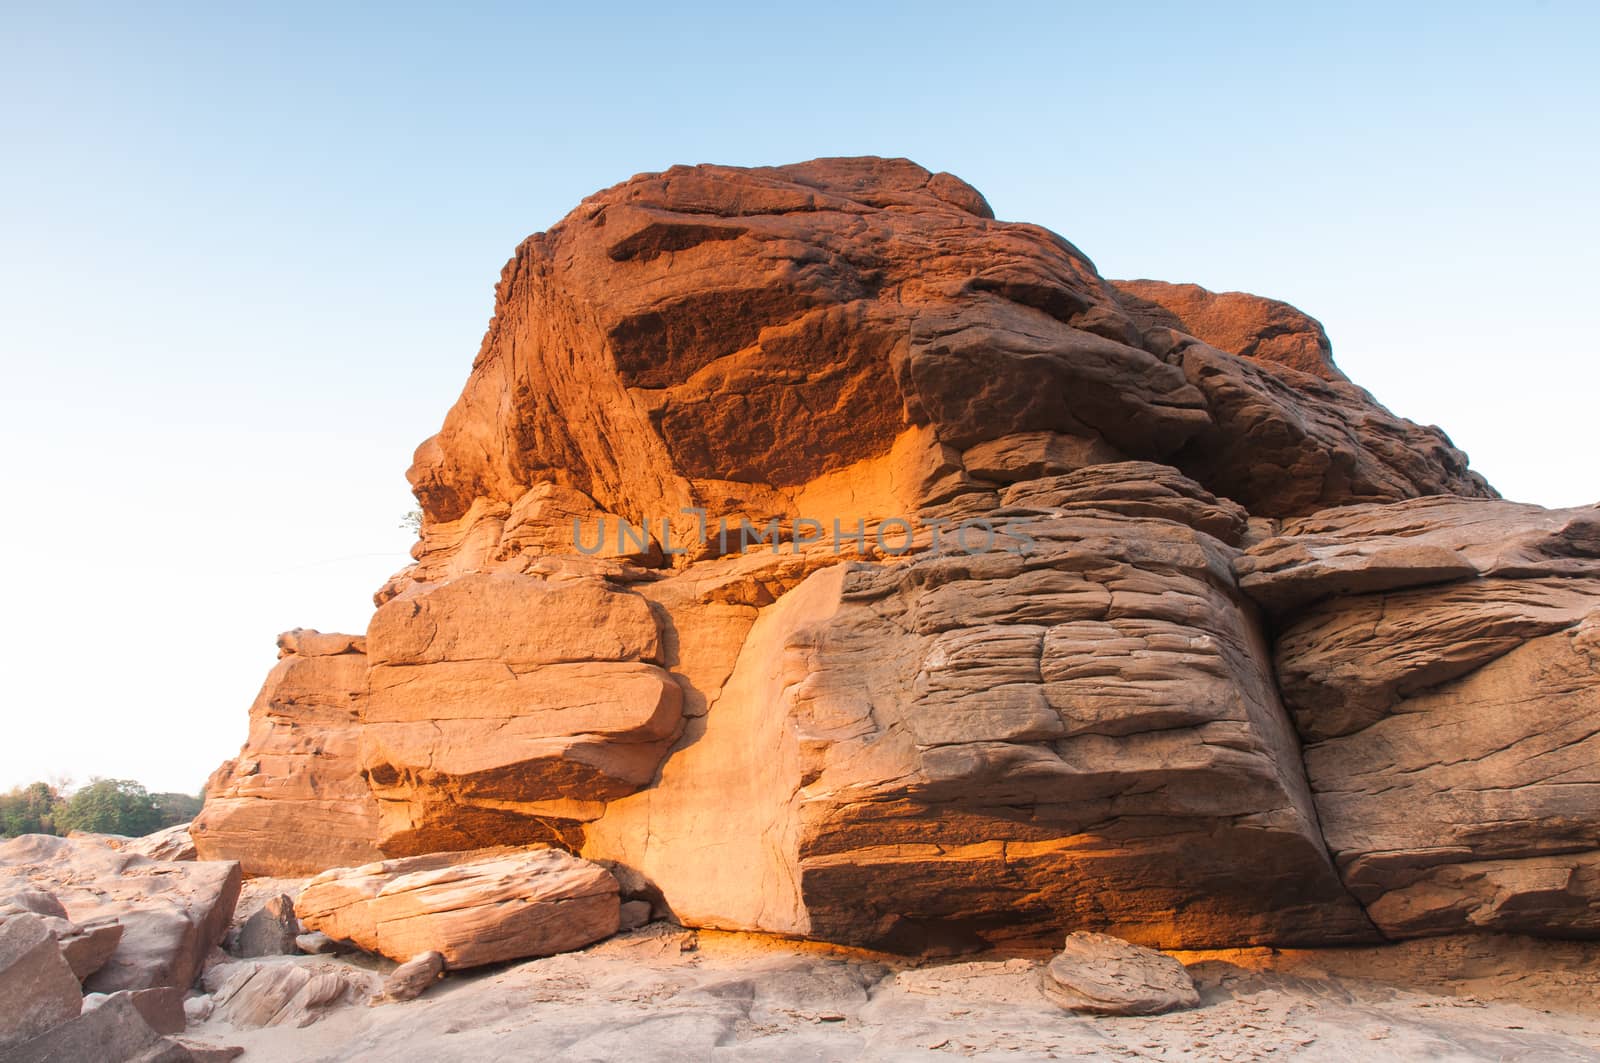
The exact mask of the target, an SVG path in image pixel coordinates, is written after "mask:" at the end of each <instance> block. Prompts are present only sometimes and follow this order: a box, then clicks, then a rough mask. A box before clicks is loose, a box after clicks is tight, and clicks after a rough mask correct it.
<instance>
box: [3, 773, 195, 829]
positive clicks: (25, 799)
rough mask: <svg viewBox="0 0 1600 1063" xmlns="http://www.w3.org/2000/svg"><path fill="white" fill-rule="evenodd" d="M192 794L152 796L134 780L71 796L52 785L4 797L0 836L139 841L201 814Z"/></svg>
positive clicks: (98, 784)
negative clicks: (80, 835) (82, 834)
mask: <svg viewBox="0 0 1600 1063" xmlns="http://www.w3.org/2000/svg"><path fill="white" fill-rule="evenodd" d="M200 804H201V800H200V798H198V797H194V796H191V795H190V794H153V793H150V792H149V791H148V790H146V789H145V788H144V787H143V786H142V785H140V784H139V783H136V782H134V781H133V780H132V779H91V780H89V783H88V785H86V786H80V787H79V788H78V789H76V790H73V791H71V792H70V793H64V792H63V791H62V789H61V788H60V787H57V786H54V785H52V784H50V783H47V782H36V783H31V784H29V785H27V786H19V787H17V788H16V789H14V790H12V791H10V792H9V793H5V794H0V836H3V837H7V838H15V837H16V836H17V835H19V834H62V835H65V834H68V833H71V832H72V831H75V830H82V831H89V832H90V833H93V834H126V835H129V836H130V837H139V836H141V835H145V834H149V833H150V832H152V831H158V830H160V829H161V828H163V827H170V826H173V825H174V824H177V823H187V822H188V821H189V820H191V819H193V818H194V817H195V816H197V815H199V813H200Z"/></svg>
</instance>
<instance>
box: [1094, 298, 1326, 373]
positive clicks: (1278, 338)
mask: <svg viewBox="0 0 1600 1063" xmlns="http://www.w3.org/2000/svg"><path fill="white" fill-rule="evenodd" d="M1111 285H1112V287H1113V288H1115V289H1116V292H1117V296H1118V299H1119V300H1120V301H1121V303H1122V305H1123V308H1124V309H1125V310H1127V312H1128V316H1129V317H1131V318H1132V319H1133V320H1134V323H1135V324H1137V325H1138V326H1139V327H1140V328H1141V329H1145V328H1151V327H1167V328H1173V329H1176V330H1178V331H1179V332H1187V333H1188V334H1189V335H1191V336H1194V337H1195V338H1197V339H1200V340H1202V341H1204V342H1205V343H1208V344H1210V345H1211V346H1213V347H1215V348H1217V349H1218V350H1223V351H1227V352H1228V353H1229V354H1236V355H1238V356H1239V357H1241V358H1249V359H1250V360H1251V361H1255V362H1261V363H1264V364H1266V365H1268V366H1269V367H1270V366H1280V365H1281V366H1287V367H1288V368H1290V369H1294V370H1297V371H1299V372H1301V373H1307V374H1309V375H1311V376H1314V377H1320V378H1322V379H1323V380H1345V379H1346V377H1345V375H1344V374H1343V373H1341V372H1340V371H1339V368H1338V367H1337V366H1336V365H1334V364H1333V344H1332V343H1330V342H1329V341H1328V334H1327V333H1326V332H1324V331H1323V328H1322V323H1321V322H1319V321H1317V320H1316V319H1315V318H1312V317H1308V316H1307V315H1305V314H1303V313H1301V312H1300V311H1299V310H1296V309H1295V308H1294V307H1292V306H1290V305H1289V304H1288V303H1281V302H1279V301H1278V300H1276V299H1263V298H1262V297H1261V296H1259V295H1249V294H1246V293H1245V292H1211V291H1207V290H1206V289H1204V288H1202V287H1200V286H1199V285H1198V284H1167V283H1166V282H1164V281H1151V280H1134V281H1112V282H1111Z"/></svg>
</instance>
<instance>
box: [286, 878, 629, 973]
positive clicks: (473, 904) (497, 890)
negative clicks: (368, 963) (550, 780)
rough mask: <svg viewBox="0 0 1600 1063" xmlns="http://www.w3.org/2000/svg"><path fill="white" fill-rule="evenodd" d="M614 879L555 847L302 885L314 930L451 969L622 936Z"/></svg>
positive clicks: (300, 904)
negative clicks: (436, 958) (432, 955)
mask: <svg viewBox="0 0 1600 1063" xmlns="http://www.w3.org/2000/svg"><path fill="white" fill-rule="evenodd" d="M620 907H621V902H620V901H619V899H618V896H617V880H616V879H615V878H613V877H612V876H611V873H610V872H609V871H607V870H606V869H605V868H603V867H600V866H599V865H597V864H592V863H590V862H588V861H587V860H580V859H578V858H577V857H574V856H572V855H570V854H568V853H565V852H562V851H561V850H559V849H532V850H519V849H493V850H475V851H471V852H464V853H445V854H437V855H433V856H415V857H408V858H404V859H400V860H385V861H383V862H381V863H376V864H368V865H366V866H364V867H358V868H350V869H342V870H335V871H330V872H327V873H325V874H322V875H319V876H317V877H316V878H314V879H312V880H311V881H310V882H309V883H307V884H306V888H305V890H304V892H302V893H301V894H300V896H299V898H298V899H297V900H296V902H295V911H296V912H297V913H298V914H299V916H300V918H301V920H302V921H303V922H304V923H305V924H306V925H307V926H308V927H310V928H311V929H313V930H320V931H322V932H323V933H324V934H327V935H328V936H329V937H332V938H336V939H338V940H341V941H351V942H354V943H355V944H357V945H359V946H361V947H362V948H363V949H366V950H367V951H368V952H374V953H379V954H381V955H384V956H387V957H389V958H390V959H392V960H396V961H401V962H404V961H407V960H410V959H412V958H413V957H415V956H417V955H419V954H421V953H425V952H437V953H439V954H440V955H441V956H443V957H444V961H445V963H446V964H447V965H448V966H449V967H450V968H452V969H458V968H462V967H476V966H479V965H481V964H486V963H497V962H499V961H501V960H510V959H519V958H522V957H526V956H548V955H551V954H553V953H557V952H566V951H568V950H570V949H576V948H581V947H582V946H584V945H588V944H591V943H593V942H595V941H599V940H601V939H602V938H605V937H609V936H610V935H612V934H614V933H616V932H617V923H618V918H619V915H618V913H619V909H620Z"/></svg>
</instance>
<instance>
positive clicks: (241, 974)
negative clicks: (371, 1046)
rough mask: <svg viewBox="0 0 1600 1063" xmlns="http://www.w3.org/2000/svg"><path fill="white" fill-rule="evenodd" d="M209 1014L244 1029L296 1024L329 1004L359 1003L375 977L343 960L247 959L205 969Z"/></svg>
mask: <svg viewBox="0 0 1600 1063" xmlns="http://www.w3.org/2000/svg"><path fill="white" fill-rule="evenodd" d="M207 988H208V989H211V1004H212V1009H213V1014H214V1015H215V1016H216V1017H217V1018H220V1019H222V1020H223V1021H225V1022H227V1023H228V1024H230V1025H232V1026H235V1027H238V1028H239V1029H242V1030H253V1029H258V1028H260V1027H264V1026H288V1027H292V1028H300V1027H305V1026H310V1025H311V1024H312V1023H314V1022H316V1021H317V1020H319V1019H320V1018H322V1016H323V1015H324V1014H326V1012H327V1011H328V1010H329V1009H330V1008H335V1007H339V1006H341V1005H344V1004H359V1003H364V1002H366V1001H367V1000H370V999H371V998H372V997H373V996H374V995H376V993H377V991H378V977H377V976H376V975H374V974H372V973H371V972H368V971H362V970H359V969H357V968H353V967H350V966H348V965H345V964H337V963H327V962H322V963H316V962H312V963H295V962H289V961H270V960H269V961H261V960H257V961H246V962H242V963H230V964H224V965H222V966H221V967H219V968H216V969H215V970H214V971H212V972H207Z"/></svg>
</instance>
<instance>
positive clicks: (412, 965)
mask: <svg viewBox="0 0 1600 1063" xmlns="http://www.w3.org/2000/svg"><path fill="white" fill-rule="evenodd" d="M444 966H445V964H444V956H443V955H441V954H440V953H437V952H422V953H418V954H417V955H415V956H413V957H411V959H409V960H407V961H406V962H405V963H402V964H401V965H400V966H398V967H396V968H395V969H394V971H393V972H392V973H390V975H389V977H388V978H386V979H384V982H383V995H384V996H386V997H388V998H389V999H390V1000H415V999H416V998H417V997H420V996H421V995H422V994H423V993H426V992H427V991H428V988H429V987H430V986H432V985H433V983H435V982H437V981H438V980H439V979H441V978H443V977H444Z"/></svg>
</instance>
